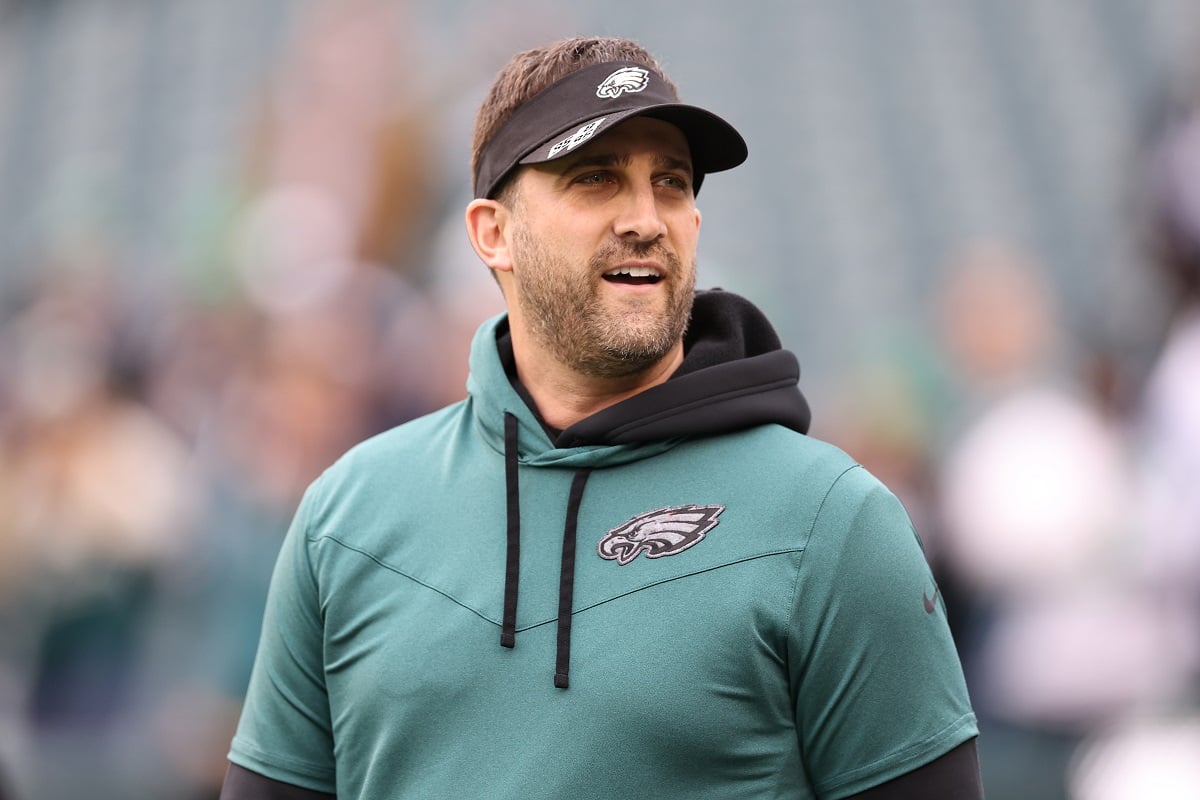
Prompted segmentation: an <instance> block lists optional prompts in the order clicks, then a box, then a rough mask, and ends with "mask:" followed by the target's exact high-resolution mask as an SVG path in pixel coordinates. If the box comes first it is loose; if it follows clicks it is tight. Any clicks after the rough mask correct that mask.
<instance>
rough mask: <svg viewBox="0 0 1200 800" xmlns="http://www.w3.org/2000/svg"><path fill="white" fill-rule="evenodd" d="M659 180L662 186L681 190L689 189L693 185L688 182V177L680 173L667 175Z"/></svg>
mask: <svg viewBox="0 0 1200 800" xmlns="http://www.w3.org/2000/svg"><path fill="white" fill-rule="evenodd" d="M658 182H659V185H661V186H666V187H668V188H670V189H678V190H680V191H687V190H688V188H689V187H690V186H691V184H690V183H688V180H687V178H684V177H681V176H679V175H665V176H663V177H662V178H660V179H659V181H658Z"/></svg>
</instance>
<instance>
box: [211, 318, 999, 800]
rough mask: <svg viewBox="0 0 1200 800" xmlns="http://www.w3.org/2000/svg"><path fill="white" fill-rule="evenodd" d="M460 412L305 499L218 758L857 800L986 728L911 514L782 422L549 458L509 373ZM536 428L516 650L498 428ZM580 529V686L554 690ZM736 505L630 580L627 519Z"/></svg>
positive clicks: (486, 337) (407, 789) (333, 472)
mask: <svg viewBox="0 0 1200 800" xmlns="http://www.w3.org/2000/svg"><path fill="white" fill-rule="evenodd" d="M495 324H496V322H495V321H493V322H492V323H489V325H486V326H485V327H484V328H483V329H482V330H481V332H480V334H479V336H478V337H477V339H476V343H475V346H474V348H473V354H472V383H471V392H472V396H471V398H470V399H468V400H466V401H464V402H463V403H460V404H458V405H455V406H452V407H450V408H448V409H444V410H443V411H440V412H437V413H435V414H433V415H430V416H428V417H424V418H422V419H420V420H417V421H414V422H412V423H409V424H407V425H404V426H401V427H399V428H397V429H394V430H392V431H389V432H388V433H385V434H383V435H381V436H378V437H376V438H374V439H372V440H370V441H368V442H366V443H364V444H363V445H360V446H359V447H358V448H356V449H355V450H353V451H351V452H350V453H349V454H347V456H345V457H344V458H343V459H342V460H341V461H339V462H338V463H337V464H336V465H334V466H333V467H332V468H331V469H330V470H328V471H327V472H326V474H325V475H324V476H322V478H321V479H320V480H319V481H317V482H316V483H315V484H314V485H313V486H312V487H311V488H310V490H309V492H308V493H307V495H306V496H305V498H304V500H303V502H302V504H301V507H300V509H299V511H298V512H297V514H296V517H295V521H294V522H293V525H292V527H291V529H290V531H289V532H288V534H287V537H286V539H285V543H284V545H283V549H282V551H281V554H280V557H279V561H278V564H277V567H276V570H275V573H274V576H273V579H272V587H271V594H270V599H269V601H268V608H267V613H266V617H265V620H264V626H263V636H262V641H261V644H260V650H259V655H258V659H257V661H256V664H255V668H254V672H253V676H252V678H251V683H250V688H249V692H248V696H247V700H246V706H245V710H244V713H243V716H242V719H241V722H240V725H239V728H238V732H237V735H236V737H235V739H234V742H233V747H232V751H231V753H230V759H231V760H232V761H233V762H235V763H237V764H239V765H241V766H243V767H246V768H247V769H250V770H252V771H254V772H258V773H260V774H262V775H266V776H268V777H271V778H274V779H277V780H281V781H285V782H288V783H292V784H295V785H298V786H302V787H305V788H309V789H314V790H318V791H323V792H331V793H336V794H337V795H338V796H339V797H341V798H361V800H376V799H377V798H422V800H424V799H426V798H428V799H430V800H436V799H437V798H447V799H449V798H455V799H459V798H468V797H469V798H522V800H526V799H528V798H572V800H583V799H584V798H606V799H607V800H620V799H621V798H645V797H654V798H667V799H668V800H669V799H670V798H722V799H724V800H727V799H728V798H756V799H758V800H761V799H762V798H818V797H819V798H841V797H847V796H849V795H851V794H854V793H856V792H859V791H862V790H864V789H866V788H869V787H871V786H874V785H877V784H879V783H881V782H883V781H886V780H888V779H890V778H893V777H896V776H898V775H901V774H904V773H905V772H908V771H910V770H912V769H914V768H915V767H917V766H920V765H921V764H924V763H927V762H928V761H931V760H933V759H934V758H936V757H938V756H939V755H941V754H943V753H945V752H947V751H948V750H950V749H951V748H953V747H955V746H956V745H958V744H960V743H962V742H963V741H965V740H967V739H969V738H970V737H972V736H974V735H976V733H977V731H976V726H975V719H974V716H973V714H972V712H971V709H970V704H969V701H968V698H967V692H966V688H965V685H964V682H963V677H962V674H961V670H960V668H959V666H958V660H957V657H956V655H955V652H954V646H953V643H952V641H951V638H950V633H949V629H948V627H947V625H946V620H945V614H944V610H943V609H942V608H941V607H940V601H939V605H938V606H936V607H935V608H934V611H933V613H928V612H927V611H926V608H925V605H924V602H923V595H924V596H926V597H928V596H932V595H933V594H934V591H935V586H934V583H933V579H932V577H931V575H930V572H929V569H928V567H927V565H926V562H925V559H924V555H923V553H922V551H921V547H920V544H919V541H918V540H917V537H916V534H915V533H914V531H913V529H912V526H911V524H910V522H909V520H908V517H907V515H906V514H905V512H904V509H903V508H902V507H901V505H900V503H899V502H898V501H897V500H896V498H895V497H894V496H893V495H892V494H891V493H890V492H888V491H887V490H886V489H885V488H884V487H883V486H882V485H881V484H880V483H879V482H878V481H876V480H875V479H874V478H873V477H872V476H871V475H869V474H868V473H867V472H866V471H865V470H863V469H862V468H861V467H859V466H857V465H855V464H854V463H853V461H852V460H851V459H850V458H849V457H848V456H846V455H845V454H844V453H842V452H841V451H839V450H837V449H836V448H833V447H832V446H830V445H827V444H824V443H822V442H819V441H817V440H815V439H812V438H810V437H807V436H804V435H802V434H799V433H796V432H794V431H790V430H788V429H786V428H783V427H781V426H776V425H764V426H759V427H756V428H752V429H750V430H746V431H742V432H739V433H734V434H728V435H723V436H717V437H710V438H696V439H689V438H685V439H678V440H674V441H671V442H663V443H655V444H651V445H640V446H621V447H585V448H577V449H574V450H555V449H554V448H553V447H552V446H551V445H550V443H549V441H548V440H547V439H546V436H545V434H544V433H543V432H542V430H541V428H540V426H539V425H538V424H537V422H536V419H534V417H533V415H532V414H531V412H530V411H529V409H527V408H526V407H525V406H524V404H523V403H521V401H520V399H519V398H518V397H517V396H516V394H515V392H513V390H512V388H511V386H510V385H509V384H508V381H507V380H506V379H504V376H503V371H502V369H501V367H500V365H499V363H498V359H497V358H496V356H495V346H494V329H495ZM506 410H507V411H511V412H512V413H514V414H517V415H518V416H519V417H520V419H521V432H520V436H521V468H520V490H521V516H522V538H521V565H520V587H521V590H520V596H519V606H518V613H517V638H516V646H515V647H514V648H512V649H507V648H502V647H501V646H500V645H499V632H500V622H501V612H502V604H503V584H504V563H505V485H504V455H503V444H502V434H501V431H502V423H501V420H502V417H503V413H504V411H506ZM581 466H592V467H595V471H594V472H593V473H592V475H591V478H590V480H589V482H588V484H587V487H586V490H585V492H584V495H583V499H582V505H581V507H580V511H579V520H578V531H579V534H578V556H577V563H576V570H575V595H574V605H573V612H572V614H573V622H574V634H573V641H572V652H571V685H570V688H569V689H566V690H562V689H556V688H555V687H554V686H553V683H552V675H553V671H554V657H555V621H556V618H557V613H558V612H557V603H558V589H559V558H560V554H561V548H562V536H563V526H564V521H565V514H566V504H567V496H568V491H569V487H570V484H571V480H572V477H573V475H574V472H575V470H576V469H577V468H579V467H581ZM689 504H697V505H715V506H721V507H723V510H722V511H721V513H720V516H719V520H718V523H717V525H716V526H715V527H713V528H712V529H711V530H710V531H708V533H707V534H706V535H705V537H704V538H703V539H702V540H701V541H699V542H697V543H696V544H694V545H693V546H691V547H689V548H687V549H686V550H683V551H682V552H679V553H676V554H674V555H670V556H666V557H661V558H654V559H651V558H647V557H646V556H645V555H644V554H643V555H640V556H638V557H637V558H635V559H633V560H632V561H630V562H629V563H627V564H624V565H621V564H618V563H617V562H615V561H612V560H607V559H604V558H601V557H600V555H599V553H598V552H597V545H598V543H599V541H600V539H601V538H602V537H603V536H604V535H605V534H606V533H608V532H609V531H610V530H613V529H614V528H616V527H618V526H620V525H621V524H622V523H624V522H625V521H627V520H630V519H632V518H634V517H636V516H637V515H639V514H643V513H645V512H648V511H653V510H655V509H662V508H669V507H676V506H686V505H689Z"/></svg>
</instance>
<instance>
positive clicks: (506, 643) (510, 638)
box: [500, 631, 517, 647]
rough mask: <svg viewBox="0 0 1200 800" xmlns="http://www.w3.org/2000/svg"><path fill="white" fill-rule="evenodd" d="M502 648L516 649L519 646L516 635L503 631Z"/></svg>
mask: <svg viewBox="0 0 1200 800" xmlns="http://www.w3.org/2000/svg"><path fill="white" fill-rule="evenodd" d="M500 646H501V647H516V646H517V637H516V635H515V634H513V633H512V632H511V631H501V632H500Z"/></svg>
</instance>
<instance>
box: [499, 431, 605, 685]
mask: <svg viewBox="0 0 1200 800" xmlns="http://www.w3.org/2000/svg"><path fill="white" fill-rule="evenodd" d="M591 472H592V470H591V468H590V467H587V468H584V469H581V470H579V471H578V472H576V473H575V478H574V480H572V481H571V494H570V496H569V497H568V498H567V519H566V522H565V523H564V525H563V545H562V563H561V567H560V571H559V576H558V641H557V646H556V654H555V661H554V685H555V686H556V687H557V688H559V689H566V688H567V686H568V685H569V684H570V671H571V606H572V604H573V603H574V597H575V532H576V528H577V527H578V524H579V505H580V503H581V502H582V500H583V489H584V487H585V486H586V485H587V480H588V476H589V475H591ZM504 482H505V500H506V504H507V507H508V548H507V555H506V558H505V565H504V622H503V624H502V625H501V627H500V645H501V646H502V647H514V646H515V645H516V642H517V583H518V579H519V578H520V573H521V502H520V494H519V492H518V487H517V418H516V416H514V415H513V414H510V413H505V415H504Z"/></svg>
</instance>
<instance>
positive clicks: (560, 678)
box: [554, 672, 570, 689]
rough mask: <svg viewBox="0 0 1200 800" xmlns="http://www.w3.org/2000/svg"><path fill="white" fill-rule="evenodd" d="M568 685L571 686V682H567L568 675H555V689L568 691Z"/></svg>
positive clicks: (557, 673) (562, 673)
mask: <svg viewBox="0 0 1200 800" xmlns="http://www.w3.org/2000/svg"><path fill="white" fill-rule="evenodd" d="M568 685H570V681H568V680H567V673H565V672H556V673H554V688H555V689H566V688H567V686H568Z"/></svg>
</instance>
